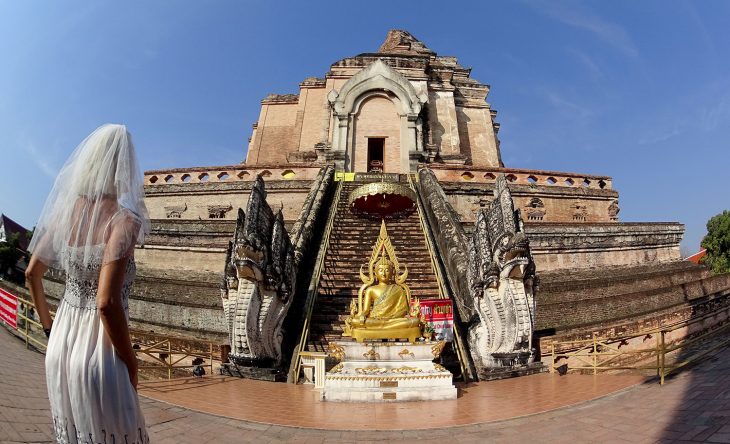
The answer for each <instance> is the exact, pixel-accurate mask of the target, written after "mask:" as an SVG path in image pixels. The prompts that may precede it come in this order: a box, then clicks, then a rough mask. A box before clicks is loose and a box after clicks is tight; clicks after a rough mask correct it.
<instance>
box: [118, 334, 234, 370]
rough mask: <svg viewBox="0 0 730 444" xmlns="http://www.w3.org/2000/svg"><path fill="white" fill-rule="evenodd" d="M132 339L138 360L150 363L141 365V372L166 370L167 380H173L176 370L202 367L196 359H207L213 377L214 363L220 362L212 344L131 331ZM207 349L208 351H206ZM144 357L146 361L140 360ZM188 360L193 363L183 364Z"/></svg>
mask: <svg viewBox="0 0 730 444" xmlns="http://www.w3.org/2000/svg"><path fill="white" fill-rule="evenodd" d="M130 339H131V340H132V344H133V348H134V351H135V353H136V354H137V359H138V360H140V361H142V362H145V363H149V364H148V365H140V366H139V370H143V369H145V370H151V369H161V368H162V369H166V370H167V379H172V376H173V371H174V370H175V369H185V368H187V369H191V370H192V369H194V368H195V367H202V366H203V365H202V364H196V363H195V362H196V361H195V360H196V359H201V360H204V359H207V360H208V364H207V365H206V366H205V367H208V368H209V369H210V374H211V375H212V374H213V362H214V361H215V360H218V361H220V355H218V356H216V355H215V353H214V350H215V348H216V347H214V345H213V343H212V342H201V341H187V340H183V339H180V338H172V337H169V336H162V335H156V334H151V333H143V332H139V331H131V332H130ZM205 348H207V350H204V349H205ZM140 355H142V356H140ZM142 357H144V358H146V359H140V358H142ZM187 360H190V361H191V362H189V363H188V362H183V361H187Z"/></svg>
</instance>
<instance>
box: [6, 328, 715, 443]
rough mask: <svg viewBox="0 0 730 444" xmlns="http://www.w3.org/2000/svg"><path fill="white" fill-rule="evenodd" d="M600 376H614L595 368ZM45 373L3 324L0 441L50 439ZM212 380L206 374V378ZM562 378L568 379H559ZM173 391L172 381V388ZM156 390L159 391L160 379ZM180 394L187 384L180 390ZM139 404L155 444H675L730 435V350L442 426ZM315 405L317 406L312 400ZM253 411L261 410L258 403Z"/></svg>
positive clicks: (519, 394)
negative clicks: (306, 423)
mask: <svg viewBox="0 0 730 444" xmlns="http://www.w3.org/2000/svg"><path fill="white" fill-rule="evenodd" d="M599 378H600V379H602V378H611V377H610V376H599ZM44 379H45V378H44V368H43V357H42V356H41V355H39V354H37V353H34V352H31V351H27V350H26V349H25V347H24V346H23V344H22V343H21V342H20V341H18V340H17V339H16V338H15V337H13V336H11V335H10V334H8V333H7V332H6V331H5V330H4V329H3V328H0V442H3V443H5V442H49V441H51V427H50V417H49V413H48V406H47V402H48V401H47V397H46V388H45V383H44ZM567 380H568V379H564V381H567ZM212 382H215V381H212ZM208 383H209V382H208V381H206V382H205V383H204V384H208ZM557 383H560V384H562V382H560V380H558V382H557ZM557 383H556V384H557ZM593 383H594V382H591V384H593ZM197 384H201V383H199V382H198V383H197ZM288 387H291V386H288ZM178 388H179V387H178ZM574 388H575V387H574ZM169 389H170V387H169V386H168V393H170V390H169ZM146 390H150V388H148V389H146ZM157 390H158V391H162V389H161V388H160V387H158V389H157ZM295 390H298V389H295ZM511 390H512V391H513V393H512V397H513V399H516V400H518V401H516V402H517V404H515V401H513V402H511V404H515V405H518V404H519V399H526V400H528V401H524V402H523V405H525V408H526V409H527V408H529V406H528V405H527V404H528V403H535V402H537V401H536V400H537V399H540V398H541V396H540V394H539V393H536V392H535V390H538V389H537V388H535V387H530V386H526V387H525V388H524V389H521V388H520V385H519V384H516V385H515V386H514V387H512V388H511ZM571 391H574V390H571ZM176 393H178V394H182V393H190V392H188V391H187V390H185V391H182V390H179V391H177V392H176ZM552 393H553V396H565V395H567V394H564V393H562V392H560V391H556V392H552ZM471 395H472V394H468V395H467V396H465V397H464V398H462V399H468V398H469V397H470V396H471ZM183 396H184V395H183ZM236 396H238V397H240V398H246V397H249V398H250V397H256V396H260V393H259V394H257V393H255V392H243V393H240V394H237V395H236ZM299 397H301V396H299ZM485 397H488V395H485ZM542 398H544V396H543V397H542ZM256 399H257V401H258V405H259V406H261V407H262V406H265V405H267V404H269V403H271V402H278V403H279V405H281V406H285V405H288V404H290V403H291V402H289V401H291V400H293V399H295V398H294V397H292V398H290V399H287V398H283V399H278V400H277V399H271V398H270V399H266V398H256ZM209 401H212V402H211V404H213V405H215V404H216V399H209ZM460 401H461V399H460ZM494 401H495V400H492V402H493V404H492V405H489V408H488V409H489V410H499V409H500V407H499V402H494ZM505 402H506V400H505ZM142 404H143V409H144V412H145V417H146V419H147V424H148V427H149V432H150V436H151V438H152V441H153V442H155V443H201V442H220V443H227V442H231V443H234V442H235V443H238V442H313V443H314V442H317V443H319V442H367V441H372V442H375V441H396V440H398V441H410V442H419V443H427V442H433V443H436V442H438V443H443V442H444V441H457V442H530V441H532V442H540V443H543V442H545V443H549V442H556V443H557V442H573V443H582V442H672V441H674V440H677V442H682V441H683V440H684V441H686V442H730V356H728V355H727V351H725V352H724V354H722V355H720V354H719V356H718V357H717V358H715V359H714V360H713V361H708V362H705V363H702V364H701V365H698V366H697V367H695V368H693V369H690V370H687V371H685V372H684V373H682V374H680V375H679V376H677V377H675V378H673V379H672V380H670V381H669V382H668V383H667V384H666V385H665V386H663V387H660V386H659V385H658V384H656V383H647V384H641V385H639V386H636V387H634V388H631V389H628V390H625V391H622V392H620V393H616V394H613V395H608V396H606V397H603V398H601V399H598V400H594V401H590V402H586V403H582V404H579V405H576V406H572V407H566V408H561V409H557V410H552V411H549V412H545V413H540V414H534V415H530V416H524V417H520V418H516V419H509V420H503V421H497V422H489V423H484V424H477V425H468V426H456V427H445V428H439V429H420V430H408V431H392V430H391V431H365V430H357V431H351V430H343V431H336V430H321V429H310V428H298V427H286V426H279V425H267V424H261V423H256V422H251V421H243V420H238V419H228V418H224V417H220V416H214V415H210V414H205V413H198V412H195V411H192V410H187V409H184V408H180V407H175V406H173V405H171V404H167V403H164V402H161V401H157V400H153V399H150V398H147V397H143V398H142ZM408 404H410V405H409V406H406V404H405V403H404V404H397V405H396V406H397V408H395V409H394V410H393V411H392V412H391V413H392V414H394V415H405V416H408V417H414V416H417V415H420V416H417V417H419V418H423V422H426V423H427V422H429V421H434V420H435V419H434V417H433V416H432V410H433V408H434V407H435V406H436V404H437V403H434V404H433V405H431V406H429V407H428V408H427V409H421V410H425V412H419V409H416V408H414V407H413V405H414V404H411V403H408ZM421 405H422V406H425V405H426V404H421ZM312 406H316V404H314V403H313V404H312ZM198 407H199V406H198ZM477 407H478V405H476V404H475V405H474V406H472V408H477ZM313 408H316V407H313ZM435 408H438V407H435ZM251 409H253V410H256V409H257V407H255V406H254V407H251ZM280 413H281V415H279V416H282V417H284V416H286V415H289V414H291V411H290V410H287V409H285V408H284V407H282V409H281V411H280ZM351 413H352V412H349V413H348V414H351ZM371 419H372V421H373V427H374V428H377V423H378V414H377V411H376V414H375V418H371ZM342 420H344V418H342ZM352 423H353V424H355V425H357V424H359V420H358V419H357V418H352Z"/></svg>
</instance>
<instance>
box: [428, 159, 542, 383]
mask: <svg viewBox="0 0 730 444" xmlns="http://www.w3.org/2000/svg"><path fill="white" fill-rule="evenodd" d="M418 176H419V182H418V187H417V189H418V193H419V194H420V197H421V199H422V201H423V207H424V212H425V215H426V218H427V221H428V224H429V226H430V231H431V232H432V233H434V238H435V239H434V240H435V243H436V246H437V247H438V250H439V254H440V255H441V257H442V258H443V259H444V266H445V271H446V275H447V279H448V283H449V287H450V288H451V293H452V297H453V299H454V302H455V305H456V308H457V311H458V313H459V318H460V321H461V323H462V325H463V327H464V328H465V330H466V335H467V338H468V342H469V351H470V356H471V359H472V362H473V364H474V366H475V367H476V368H477V369H478V370H479V373H480V375H484V374H485V372H489V371H491V370H492V369H495V368H496V369H498V368H504V367H518V366H521V365H525V364H529V363H530V362H531V361H532V360H533V353H534V352H533V349H532V333H533V330H534V324H535V297H534V293H535V291H536V288H537V277H536V276H535V262H534V260H533V258H532V253H531V251H530V244H529V242H528V239H527V237H526V235H525V232H524V228H523V224H522V219H521V217H520V213H519V211H516V210H515V208H514V203H513V201H512V196H511V194H510V191H509V188H508V187H507V180H506V179H505V177H504V175H501V176H499V177H498V178H497V182H496V187H495V191H494V199H493V200H491V201H490V202H489V203H488V204H487V206H486V207H485V208H481V209H480V210H479V213H478V214H477V219H476V225H475V229H474V232H473V234H472V236H469V235H467V233H466V231H465V230H464V228H463V226H462V224H461V221H460V220H459V217H458V215H457V214H456V212H455V211H454V209H453V207H452V206H451V204H450V203H449V202H448V201H447V199H446V195H445V193H444V191H443V188H442V187H441V185H440V184H439V182H438V181H437V180H436V176H435V175H434V173H433V171H431V170H430V169H428V168H424V169H421V170H420V171H419V175H418Z"/></svg>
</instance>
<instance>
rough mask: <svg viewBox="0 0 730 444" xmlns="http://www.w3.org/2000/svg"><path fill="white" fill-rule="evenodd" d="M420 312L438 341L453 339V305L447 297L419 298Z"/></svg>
mask: <svg viewBox="0 0 730 444" xmlns="http://www.w3.org/2000/svg"><path fill="white" fill-rule="evenodd" d="M418 302H419V303H420V305H421V314H423V317H424V319H425V321H426V324H428V325H429V326H430V327H431V328H432V329H433V331H434V336H435V337H436V339H437V340H439V341H453V340H454V305H453V304H452V303H451V301H450V300H449V299H421V300H419V301H418Z"/></svg>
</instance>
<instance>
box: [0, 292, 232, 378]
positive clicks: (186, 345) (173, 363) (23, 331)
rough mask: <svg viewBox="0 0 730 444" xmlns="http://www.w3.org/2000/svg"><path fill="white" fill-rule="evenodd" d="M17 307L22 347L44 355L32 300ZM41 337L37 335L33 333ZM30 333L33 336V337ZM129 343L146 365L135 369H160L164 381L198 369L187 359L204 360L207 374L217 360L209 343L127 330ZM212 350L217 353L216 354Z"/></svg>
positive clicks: (21, 301) (45, 343)
mask: <svg viewBox="0 0 730 444" xmlns="http://www.w3.org/2000/svg"><path fill="white" fill-rule="evenodd" d="M18 304H19V305H22V310H21V309H19V310H18V320H22V321H23V324H24V325H23V326H22V328H21V327H20V326H19V328H18V329H16V330H15V331H16V332H17V334H18V335H19V336H21V337H22V338H23V339H24V340H25V346H26V348H30V346H31V345H32V346H33V347H34V348H36V349H38V350H39V351H41V352H45V350H46V349H47V348H48V340H47V339H46V337H45V335H43V334H42V332H43V325H41V323H40V322H38V321H36V320H35V319H33V318H32V317H31V316H29V311H30V308H34V309H35V308H36V307H35V304H34V303H33V301H30V300H28V299H23V298H21V297H18ZM55 314H56V312H55V311H51V319H53V318H54V317H55ZM32 327H37V331H35V332H34V331H33V328H32ZM39 332H40V333H41V334H37V333H39ZM34 333H36V334H35V335H34ZM130 341H131V342H132V348H133V349H134V351H135V354H136V355H137V359H138V361H141V362H142V363H148V364H147V365H140V366H139V367H138V370H143V369H144V370H151V369H161V370H167V378H168V379H171V378H172V376H173V372H174V370H176V369H183V368H189V369H193V368H195V367H200V366H202V364H193V363H192V362H191V363H189V364H188V363H183V364H181V363H182V362H183V361H185V360H187V359H192V360H194V359H195V358H200V359H208V360H209V361H208V362H209V364H206V365H205V367H209V369H210V374H213V363H214V361H215V360H218V361H220V349H219V347H217V346H216V345H215V344H213V343H212V342H206V341H189V340H186V339H182V338H175V337H173V336H167V335H158V334H153V333H148V332H141V331H136V330H130ZM216 349H217V351H218V353H216Z"/></svg>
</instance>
